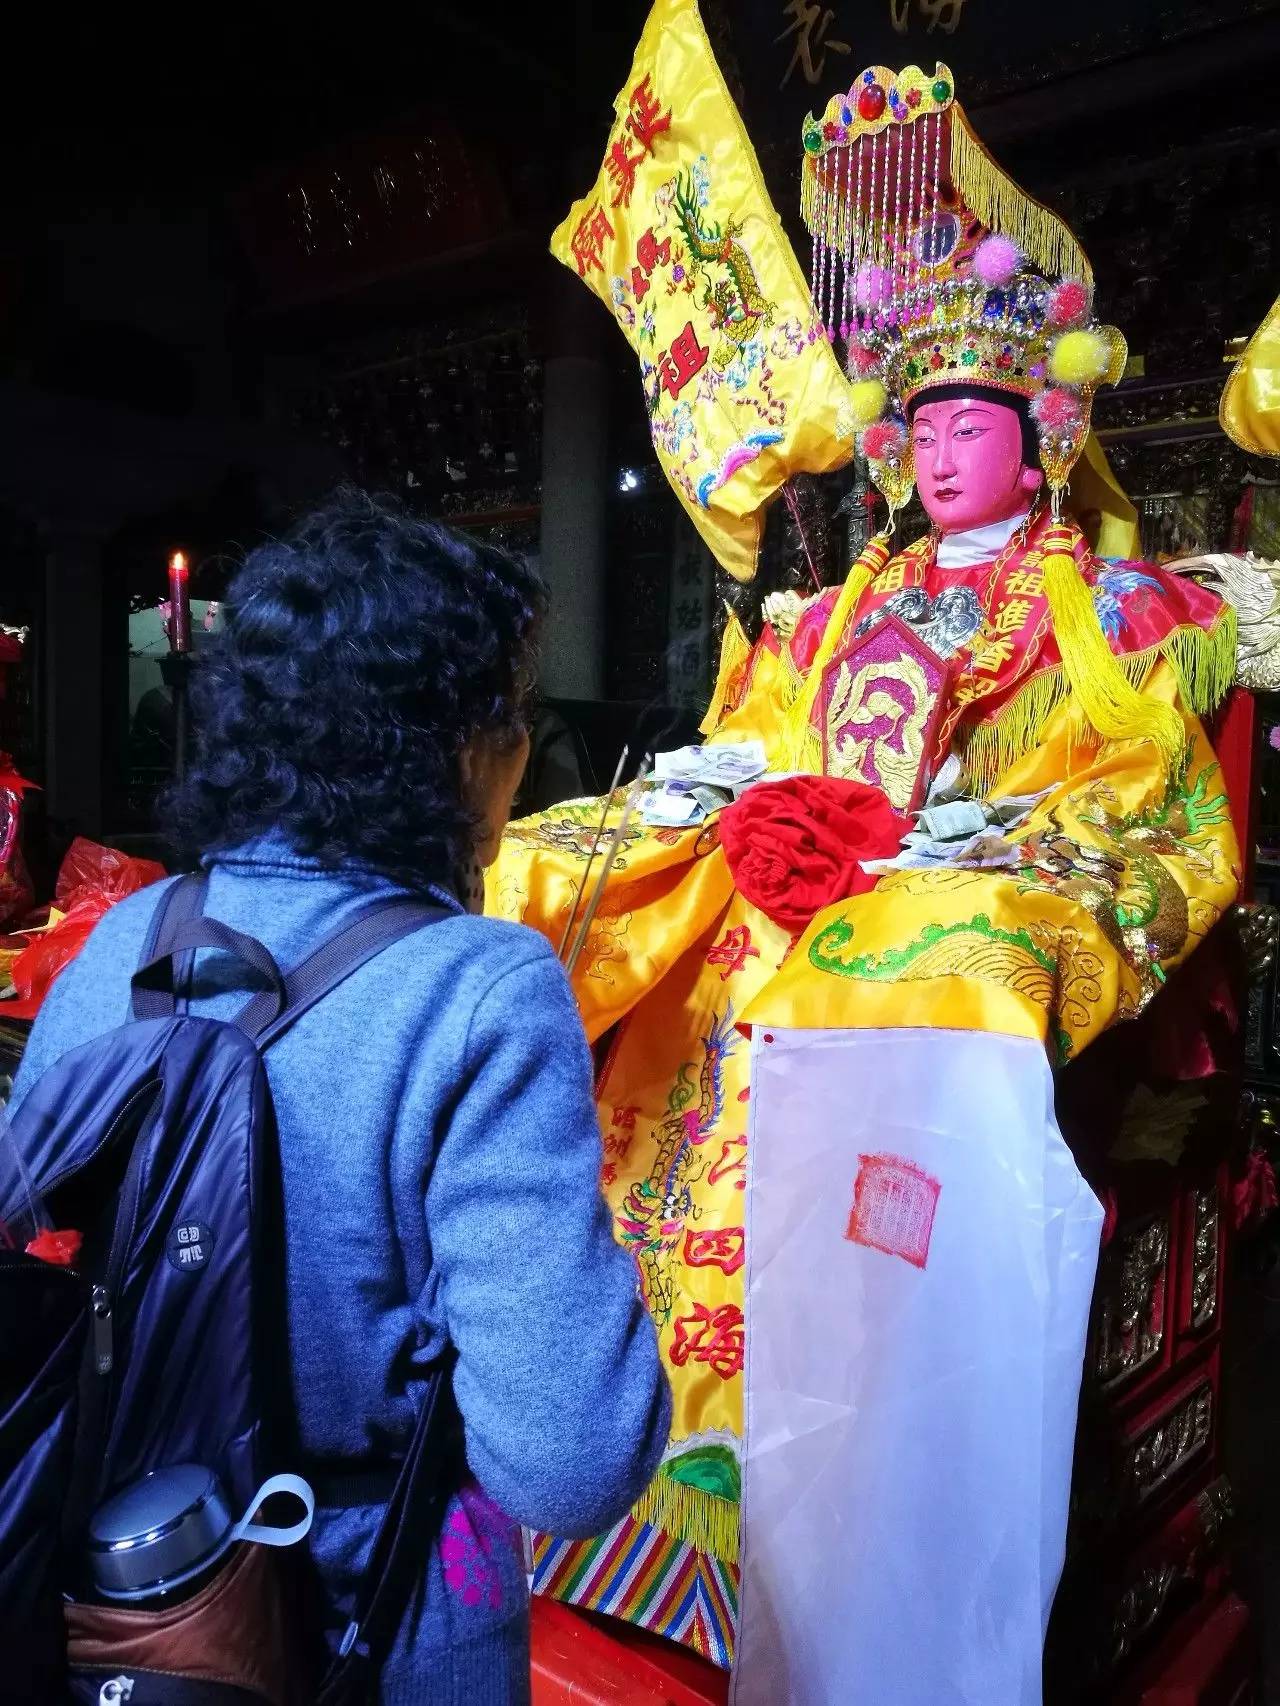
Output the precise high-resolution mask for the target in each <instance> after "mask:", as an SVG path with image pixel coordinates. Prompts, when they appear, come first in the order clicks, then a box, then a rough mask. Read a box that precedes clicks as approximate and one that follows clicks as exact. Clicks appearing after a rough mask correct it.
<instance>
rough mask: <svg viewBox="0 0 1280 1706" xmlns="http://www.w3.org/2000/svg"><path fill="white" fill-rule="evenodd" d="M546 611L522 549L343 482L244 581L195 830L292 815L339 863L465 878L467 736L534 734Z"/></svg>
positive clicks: (238, 584) (205, 670) (187, 805)
mask: <svg viewBox="0 0 1280 1706" xmlns="http://www.w3.org/2000/svg"><path fill="white" fill-rule="evenodd" d="M545 609H546V588H545V586H544V584H543V581H542V579H541V577H540V576H539V575H538V573H537V572H536V570H535V569H533V568H532V567H531V566H530V565H529V564H527V563H525V562H524V561H522V560H521V559H519V558H517V557H513V556H509V555H508V554H507V553H505V552H503V551H500V550H497V549H495V548H494V547H492V546H489V545H484V544H480V543H478V542H477V541H476V540H474V539H470V538H468V537H466V536H465V535H464V534H461V533H458V532H456V531H454V529H452V528H449V527H445V526H442V525H441V524H440V523H438V522H432V521H422V520H418V519H416V518H415V517H413V516H410V515H408V514H407V513H406V512H405V511H404V510H403V509H402V508H401V507H400V506H399V505H397V504H395V503H394V502H393V501H391V500H387V499H385V498H373V497H370V496H369V495H368V494H367V493H365V492H360V491H356V490H353V489H351V488H344V489H343V490H341V491H339V492H338V493H336V494H335V495H334V497H333V498H332V499H330V501H329V502H328V503H326V504H325V505H324V506H323V507H322V508H320V509H317V510H316V511H314V513H312V514H311V515H309V516H307V517H306V518H305V520H303V521H302V522H300V523H299V524H298V526H297V527H296V528H295V529H294V531H293V532H292V533H291V534H290V535H289V537H287V538H286V539H283V540H280V541H274V540H273V541H271V542H270V543H268V544H265V545H261V546H259V547H258V548H257V549H256V550H254V551H252V552H251V553H250V554H249V555H248V557H246V559H245V561H244V564H243V566H242V567H241V568H240V570H239V571H238V573H237V574H236V576H235V579H234V580H233V582H232V584H231V587H230V589H229V592H228V595H227V599H226V603H225V606H224V622H223V626H222V630H221V632H220V633H219V634H218V635H217V636H216V638H215V639H214V641H213V643H212V644H211V645H210V646H209V647H208V648H207V649H206V650H205V651H204V652H203V654H202V656H201V658H200V660H199V663H198V665H197V666H196V668H195V670H194V672H193V676H192V690H191V692H192V712H193V726H194V742H193V755H192V762H191V765H190V768H189V770H188V774H187V776H186V779H185V781H184V782H182V783H181V784H180V785H179V787H178V788H177V790H176V791H175V793H174V795H173V796H172V797H171V800H170V806H169V815H170V821H171V823H173V824H174V825H175V827H176V830H177V834H178V836H179V839H180V840H181V841H182V842H183V843H184V844H185V845H186V847H187V848H188V849H189V850H191V851H195V852H201V853H203V852H210V851H213V850H215V849H218V848H226V847H234V846H237V845H239V844H241V843H243V842H245V841H247V840H250V839H252V838H254V837H256V836H259V835H262V834H264V833H265V832H267V831H268V830H277V831H280V832H282V833H283V834H284V835H285V836H286V837H287V838H288V840H289V841H290V842H291V843H292V844H293V846H294V847H295V848H296V849H297V850H298V851H299V852H300V853H303V854H307V855H310V856H312V857H317V858H319V859H320V860H321V861H322V862H323V863H324V864H326V865H329V866H336V865H339V864H342V863H349V862H356V863H358V864H360V865H362V866H364V867H366V868H367V869H369V870H371V871H376V872H378V873H380V874H381V875H383V876H386V877H390V878H391V879H392V880H394V881H395V882H397V883H400V884H402V885H403V886H405V887H407V888H411V889H417V888H421V887H423V886H424V885H426V884H430V883H452V882H453V881H454V880H455V879H456V876H457V873H458V871H459V870H460V868H461V867H462V865H463V863H464V861H465V859H466V857H467V855H468V854H469V852H470V849H471V847H472V844H473V842H474V837H475V830H476V825H475V821H474V818H473V817H472V815H471V814H470V813H469V812H468V810H467V808H466V806H465V805H464V803H463V800H462V797H461V783H460V774H459V764H458V757H459V753H460V751H461V749H462V747H463V746H464V745H465V744H466V742H467V741H469V740H470V739H472V738H473V737H474V736H476V735H478V734H480V733H489V734H492V735H494V736H496V737H497V738H498V739H499V740H502V739H504V738H507V739H510V740H511V741H515V740H517V739H518V738H519V733H520V730H521V728H522V726H523V724H524V721H525V717H526V710H527V706H528V702H529V699H530V696H531V692H532V687H533V679H534V669H535V655H536V654H535V647H536V640H537V632H538V627H539V624H540V622H541V619H542V616H543V614H544V612H545Z"/></svg>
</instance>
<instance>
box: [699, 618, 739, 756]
mask: <svg viewBox="0 0 1280 1706" xmlns="http://www.w3.org/2000/svg"><path fill="white" fill-rule="evenodd" d="M725 609H726V611H727V612H728V618H727V620H726V622H725V625H724V634H723V635H722V637H721V640H720V667H719V669H718V670H717V671H716V687H715V692H714V693H713V694H712V695H711V703H710V704H709V705H708V706H707V714H706V716H705V717H704V718H703V719H702V721H701V722H700V723H699V724H698V729H699V731H700V733H702V734H704V735H712V734H714V733H715V731H716V728H717V726H718V725H719V722H720V719H721V717H722V716H723V715H724V708H725V703H726V701H727V700H728V698H729V695H730V693H731V691H732V690H733V687H734V685H735V678H736V677H737V675H738V672H739V671H740V670H741V668H742V666H743V665H744V664H745V663H746V661H747V659H748V658H749V657H750V656H751V642H750V640H748V638H747V636H746V632H745V630H744V629H743V626H742V623H741V622H739V620H738V617H737V613H736V612H735V611H734V609H733V607H732V606H731V605H730V604H729V603H728V602H727V601H726V603H725Z"/></svg>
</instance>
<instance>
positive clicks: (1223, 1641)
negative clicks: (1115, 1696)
mask: <svg viewBox="0 0 1280 1706" xmlns="http://www.w3.org/2000/svg"><path fill="white" fill-rule="evenodd" d="M1256 1666H1257V1655H1256V1650H1255V1643H1254V1640H1253V1630H1252V1628H1251V1626H1250V1619H1249V1612H1248V1609H1247V1607H1246V1606H1245V1605H1244V1603H1243V1601H1242V1600H1240V1599H1238V1598H1237V1597H1236V1595H1235V1594H1233V1593H1230V1592H1228V1593H1226V1594H1224V1595H1223V1597H1222V1598H1221V1599H1219V1600H1218V1601H1217V1602H1216V1603H1214V1604H1213V1605H1211V1606H1209V1607H1208V1608H1204V1609H1201V1608H1197V1610H1196V1611H1195V1612H1193V1613H1191V1614H1190V1616H1189V1619H1188V1626H1185V1627H1183V1628H1177V1627H1175V1628H1174V1629H1173V1630H1172V1631H1170V1636H1169V1638H1168V1639H1167V1640H1166V1641H1165V1642H1164V1643H1162V1645H1161V1646H1160V1648H1159V1649H1157V1651H1156V1652H1155V1653H1153V1654H1152V1655H1151V1658H1150V1659H1149V1660H1148V1661H1147V1663H1146V1664H1145V1665H1143V1666H1141V1667H1139V1671H1138V1674H1137V1675H1136V1676H1135V1677H1134V1678H1133V1679H1132V1681H1131V1684H1130V1686H1129V1688H1128V1689H1126V1691H1125V1692H1124V1694H1123V1695H1122V1696H1121V1699H1122V1700H1123V1702H1124V1706H1254V1703H1255V1702H1256V1701H1258V1700H1260V1698H1261V1696H1260V1695H1259V1694H1258V1693H1257V1690H1256Z"/></svg>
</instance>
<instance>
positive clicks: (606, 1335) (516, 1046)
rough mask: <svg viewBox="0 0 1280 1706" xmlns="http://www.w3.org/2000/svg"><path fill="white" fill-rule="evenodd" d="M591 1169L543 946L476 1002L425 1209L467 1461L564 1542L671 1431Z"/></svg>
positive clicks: (608, 1511)
mask: <svg viewBox="0 0 1280 1706" xmlns="http://www.w3.org/2000/svg"><path fill="white" fill-rule="evenodd" d="M601 1158H602V1157H601V1146H600V1132H599V1126H598V1124H597V1122H596V1114H595V1106H594V1102H593V1098H592V1076H591V1061H590V1056H589V1054H588V1051H587V1046H586V1040H585V1037H584V1035H583V1031H582V1024H581V1021H580V1019H579V1017H578V1013H577V1009H576V1007H575V1006H574V1002H573V997H572V994H571V993H570V989H569V984H568V980H567V979H566V977H565V975H564V972H563V971H562V969H561V967H560V965H559V963H558V962H557V961H556V960H555V958H554V957H553V956H552V954H551V952H550V950H549V949H546V950H545V951H544V953H542V954H540V955H539V956H538V957H537V958H535V959H533V960H530V961H526V962H525V963H524V964H522V965H520V966H518V967H516V968H514V969H513V970H511V971H509V972H508V973H506V975H505V976H503V977H502V978H500V979H499V980H498V981H497V983H496V984H494V985H493V986H492V987H491V988H490V990H489V991H488V993H487V994H486V995H485V996H484V997H483V998H482V1000H481V1001H480V1002H479V1004H478V1005H477V1007H476V1010H475V1013H474V1016H473V1018H472V1023H471V1029H470V1034H469V1038H468V1044H467V1054H466V1072H465V1081H464V1086H463V1090H462V1094H461V1096H460V1097H459V1099H458V1102H457V1103H456V1105H455V1111H454V1114H453V1117H452V1119H451V1122H450V1124H449V1127H448V1130H447V1132H446V1133H445V1136H444V1139H443V1141H442V1142H441V1144H440V1148H439V1153H438V1156H437V1160H436V1164H435V1167H434V1169H433V1172H432V1177H431V1180H430V1183H429V1186H428V1190H427V1203H426V1209H427V1223H428V1231H429V1234H430V1238H431V1247H432V1254H433V1261H434V1263H435V1267H436V1274H437V1278H438V1280H439V1282H440V1290H439V1292H438V1293H437V1300H438V1303H442V1304H443V1310H444V1316H445V1320H446V1322H447V1326H448V1331H449V1335H450V1338H451V1339H452V1341H453V1344H454V1346H455V1347H456V1349H457V1353H458V1363H457V1369H456V1372H455V1376H454V1384H455V1391H456V1394H457V1400H458V1405H459V1408H460V1410H461V1412H462V1418H463V1423H464V1426H465V1429H466V1438H467V1457H468V1462H469V1465H470V1467H471V1469H472V1471H473V1473H474V1474H475V1475H476V1477H477V1479H478V1480H479V1481H480V1483H481V1485H482V1486H483V1487H484V1488H485V1490H486V1492H488V1494H489V1495H490V1496H491V1497H492V1498H493V1499H495V1500H496V1501H497V1503H498V1504H499V1505H501V1506H502V1508H503V1509H504V1510H505V1511H506V1512H507V1514H508V1515H509V1516H511V1517H513V1518H515V1519H516V1520H517V1521H519V1522H522V1523H524V1524H525V1525H526V1526H527V1527H530V1528H537V1529H545V1530H548V1531H550V1532H552V1533H556V1534H563V1535H565V1536H586V1535H591V1534H598V1533H601V1532H603V1531H604V1530H605V1529H607V1528H608V1527H609V1526H610V1525H611V1524H612V1523H614V1522H616V1521H617V1520H618V1519H619V1518H620V1517H622V1516H623V1515H625V1513H626V1512H627V1511H628V1510H629V1509H630V1507H631V1506H632V1504H634V1503H635V1501H636V1499H637V1498H638V1497H639V1496H640V1494H641V1493H642V1492H643V1491H644V1489H645V1487H646V1486H647V1485H648V1483H649V1481H650V1479H651V1478H652V1476H653V1474H654V1472H655V1470H656V1469H657V1466H658V1463H659V1461H660V1459H661V1456H662V1452H663V1450H664V1449H665V1446H666V1443H667V1433H668V1429H669V1426H670V1420H671V1398H670V1391H669V1389H668V1386H667V1382H666V1377H665V1375H664V1374H663V1372H662V1369H661V1366H660V1364H659V1361H658V1347H657V1340H656V1337H655V1334H654V1330H653V1326H652V1324H651V1322H650V1320H649V1317H648V1314H647V1313H646V1311H645V1309H644V1306H643V1304H642V1302H641V1300H640V1296H639V1289H638V1285H637V1277H636V1272H635V1267H634V1264H633V1262H632V1259H631V1257H630V1256H629V1255H628V1254H627V1253H626V1252H625V1251H623V1250H622V1249H620V1248H619V1246H618V1245H617V1244H615V1242H614V1240H613V1235H612V1231H611V1228H610V1224H609V1216H608V1211H607V1209H606V1207H605V1203H604V1199H603V1198H602V1196H601V1194H600V1188H599V1174H600V1166H601Z"/></svg>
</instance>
